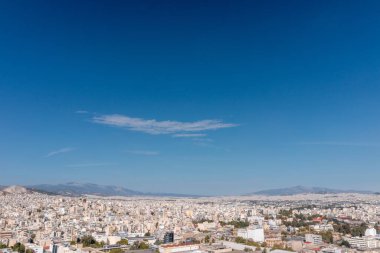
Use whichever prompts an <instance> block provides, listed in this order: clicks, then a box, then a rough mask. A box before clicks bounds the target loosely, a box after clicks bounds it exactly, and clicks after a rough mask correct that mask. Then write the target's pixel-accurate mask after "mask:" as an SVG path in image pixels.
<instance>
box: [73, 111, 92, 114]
mask: <svg viewBox="0 0 380 253" xmlns="http://www.w3.org/2000/svg"><path fill="white" fill-rule="evenodd" d="M75 113H78V114H87V113H89V112H88V111H85V110H78V111H76V112H75Z"/></svg>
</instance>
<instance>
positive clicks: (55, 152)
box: [45, 148, 75, 157]
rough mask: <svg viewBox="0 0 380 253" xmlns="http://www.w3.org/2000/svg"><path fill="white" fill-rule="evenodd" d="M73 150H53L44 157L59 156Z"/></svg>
mask: <svg viewBox="0 0 380 253" xmlns="http://www.w3.org/2000/svg"><path fill="white" fill-rule="evenodd" d="M73 150H75V148H61V149H58V150H53V151H51V152H49V153H48V154H47V155H46V156H45V157H51V156H55V155H59V154H63V153H68V152H71V151H73Z"/></svg>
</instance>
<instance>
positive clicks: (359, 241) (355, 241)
mask: <svg viewBox="0 0 380 253" xmlns="http://www.w3.org/2000/svg"><path fill="white" fill-rule="evenodd" d="M343 239H344V240H346V241H348V243H349V244H350V245H351V247H353V248H358V249H374V248H378V247H380V242H379V240H377V239H376V238H375V237H373V236H363V237H343Z"/></svg>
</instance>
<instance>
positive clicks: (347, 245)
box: [340, 240, 351, 248]
mask: <svg viewBox="0 0 380 253" xmlns="http://www.w3.org/2000/svg"><path fill="white" fill-rule="evenodd" d="M340 246H345V247H347V248H350V247H351V245H350V243H349V242H348V241H346V240H343V241H342V242H341V243H340Z"/></svg>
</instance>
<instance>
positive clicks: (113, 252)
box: [110, 249, 124, 253]
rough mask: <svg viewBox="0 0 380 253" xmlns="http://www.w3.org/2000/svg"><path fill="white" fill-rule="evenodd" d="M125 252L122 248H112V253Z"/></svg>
mask: <svg viewBox="0 0 380 253" xmlns="http://www.w3.org/2000/svg"><path fill="white" fill-rule="evenodd" d="M123 252H124V250H122V249H111V250H110V253H123Z"/></svg>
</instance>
